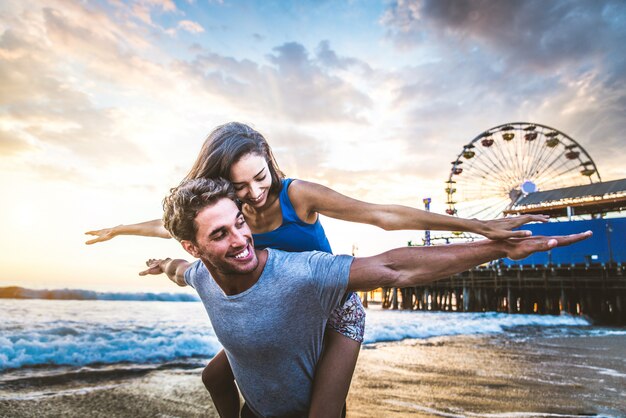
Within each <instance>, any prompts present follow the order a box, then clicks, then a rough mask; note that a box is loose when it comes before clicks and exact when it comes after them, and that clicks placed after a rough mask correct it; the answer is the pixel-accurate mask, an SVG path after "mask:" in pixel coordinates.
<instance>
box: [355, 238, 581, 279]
mask: <svg viewBox="0 0 626 418" xmlns="http://www.w3.org/2000/svg"><path fill="white" fill-rule="evenodd" d="M590 236H591V231H587V232H583V233H580V234H573V235H566V236H554V237H541V236H536V237H528V238H511V239H507V240H502V241H491V240H483V241H478V242H472V243H468V244H452V245H445V246H444V245H442V246H433V247H407V248H397V249H395V250H391V251H387V252H385V253H382V254H379V255H375V256H373V257H365V258H355V259H354V262H353V263H352V266H351V268H350V279H349V282H348V290H371V289H376V288H378V287H383V286H384V287H408V286H419V285H423V284H426V283H430V282H433V281H435V280H438V279H442V278H445V277H449V276H451V275H453V274H456V273H461V272H463V271H466V270H468V269H470V268H472V267H475V266H477V265H480V264H483V263H486V262H488V261H491V260H496V259H498V258H503V257H508V258H511V259H513V260H520V259H522V258H526V257H528V256H529V255H531V254H533V253H535V252H538V251H548V250H550V249H552V248H555V247H561V246H565V245H570V244H574V243H576V242H579V241H582V240H584V239H586V238H589V237H590Z"/></svg>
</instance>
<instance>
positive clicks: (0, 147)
mask: <svg viewBox="0 0 626 418" xmlns="http://www.w3.org/2000/svg"><path fill="white" fill-rule="evenodd" d="M32 149H33V146H32V145H31V144H30V143H29V142H28V141H27V140H26V139H24V138H23V137H22V136H20V135H19V134H18V133H14V132H9V131H5V130H0V157H10V156H12V155H15V154H19V153H21V152H25V151H30V150H32Z"/></svg>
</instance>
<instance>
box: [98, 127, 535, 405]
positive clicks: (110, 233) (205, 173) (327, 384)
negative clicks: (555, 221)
mask: <svg viewBox="0 0 626 418" xmlns="http://www.w3.org/2000/svg"><path fill="white" fill-rule="evenodd" d="M199 177H204V178H216V177H224V178H227V179H229V180H230V181H231V183H232V184H233V186H234V187H235V190H236V193H237V197H238V199H239V200H240V202H241V205H242V212H243V215H244V217H245V219H246V222H247V223H248V225H249V226H250V229H251V230H252V233H253V239H254V244H255V247H257V248H259V249H262V248H267V247H271V248H276V249H281V250H285V251H311V250H318V251H326V252H331V248H330V245H329V243H328V240H327V238H326V234H325V233H324V229H323V227H322V225H321V224H320V222H319V214H323V215H325V216H329V217H332V218H336V219H342V220H346V221H351V222H361V223H367V224H371V225H376V226H379V227H381V228H383V229H385V230H401V229H430V230H453V231H467V232H474V233H478V234H481V235H484V236H486V237H487V238H491V239H505V238H511V237H520V236H526V235H528V234H529V233H527V232H525V231H511V230H512V229H513V228H515V227H518V226H520V225H523V224H525V223H527V222H530V221H545V217H543V216H530V215H529V216H522V217H517V218H507V219H498V220H492V221H479V220H475V219H473V220H467V219H459V218H454V217H449V216H444V215H438V214H434V213H430V212H425V211H421V210H419V209H414V208H409V207H405V206H399V205H375V204H371V203H365V202H361V201H358V200H355V199H351V198H349V197H346V196H344V195H342V194H340V193H337V192H335V191H333V190H331V189H329V188H327V187H324V186H321V185H319V184H315V183H309V182H306V181H302V180H292V179H285V178H284V175H283V173H282V172H281V171H280V169H279V168H278V165H277V164H276V161H275V159H274V157H273V155H272V151H271V148H270V146H269V145H268V143H267V141H266V140H265V138H264V137H263V136H262V135H261V134H260V133H259V132H257V131H255V130H254V129H252V128H250V127H249V126H247V125H244V124H242V123H237V122H232V123H228V124H225V125H222V126H219V127H217V128H216V129H215V130H214V131H213V132H212V133H211V134H210V135H209V137H208V138H207V140H206V141H205V143H204V144H203V146H202V149H201V151H200V154H199V155H198V158H197V160H196V162H195V163H194V165H193V167H192V169H191V171H190V172H189V174H187V176H186V178H185V180H187V179H192V178H199ZM87 234H89V235H95V236H96V238H94V239H92V240H90V241H87V244H93V243H96V242H101V241H106V240H109V239H111V238H113V237H115V236H117V235H143V236H154V237H163V238H170V235H169V233H168V232H167V230H165V228H163V223H162V221H161V220H155V221H150V222H144V223H140V224H135V225H119V226H116V227H114V228H107V229H101V230H96V231H90V232H87ZM364 318H365V313H364V310H363V306H362V305H361V302H360V300H359V298H358V297H357V296H356V295H355V294H350V295H347V297H346V300H345V303H344V304H343V305H342V306H341V307H339V308H338V309H337V310H336V311H335V312H334V313H333V315H332V317H331V318H330V319H329V322H328V328H327V332H326V336H325V342H324V352H323V353H322V357H321V358H320V361H319V363H318V366H317V369H316V375H315V381H314V385H313V393H312V397H311V410H310V416H321V417H331V416H339V415H340V413H341V410H342V407H343V406H344V404H345V399H346V396H347V393H348V389H349V387H350V381H351V379H352V374H353V372H354V367H355V365H356V360H357V357H358V353H359V349H360V344H361V342H362V341H363V330H364ZM203 382H204V384H205V386H206V387H207V389H208V390H209V393H210V394H211V397H212V399H213V401H214V403H215V406H216V408H217V409H218V412H219V413H220V415H221V416H231V414H232V416H238V411H239V397H238V392H237V388H236V386H235V385H234V381H233V376H232V371H231V370H230V365H229V364H228V360H227V359H226V356H225V354H224V352H223V351H221V352H220V353H218V354H217V355H216V356H215V357H214V358H213V359H212V360H211V362H210V363H209V364H208V365H207V367H206V368H205V370H204V372H203Z"/></svg>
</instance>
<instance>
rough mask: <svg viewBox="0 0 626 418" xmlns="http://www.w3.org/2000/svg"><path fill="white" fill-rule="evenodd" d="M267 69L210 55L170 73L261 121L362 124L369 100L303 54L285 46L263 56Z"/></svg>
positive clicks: (299, 47)
mask: <svg viewBox="0 0 626 418" xmlns="http://www.w3.org/2000/svg"><path fill="white" fill-rule="evenodd" d="M266 59H267V61H268V63H269V64H259V63H256V62H254V61H251V60H249V59H242V60H238V59H236V58H233V57H229V56H225V55H221V54H218V53H215V52H203V53H200V54H198V55H197V56H196V57H195V59H194V60H193V61H179V62H177V63H176V64H175V69H176V70H177V71H180V72H181V73H182V74H183V77H184V78H185V79H186V80H189V81H190V82H193V83H195V84H196V85H197V86H198V87H200V88H201V89H202V90H203V91H204V92H205V93H207V94H210V95H213V96H214V97H219V98H221V99H226V100H228V101H229V102H230V103H231V104H233V105H235V106H237V107H239V108H240V109H246V110H248V111H253V112H254V113H256V114H259V115H263V116H264V117H281V118H284V117H285V118H287V119H289V120H291V121H307V122H329V121H344V122H350V121H352V122H354V121H363V119H362V116H361V114H362V112H363V111H364V110H365V109H367V108H369V107H371V106H372V102H371V99H370V98H369V97H368V95H367V94H365V93H364V92H363V91H361V90H359V89H358V88H357V87H355V86H354V85H353V84H352V83H350V82H348V81H346V80H344V79H342V78H341V77H339V76H337V75H334V74H333V73H332V72H331V71H329V70H328V69H327V68H326V67H325V66H323V65H321V64H320V62H318V61H317V60H316V59H315V58H312V57H311V56H310V55H309V53H308V51H307V50H306V48H305V47H304V46H303V45H301V44H299V43H296V42H288V43H285V44H282V45H280V46H277V47H275V48H273V49H272V53H270V54H267V55H266Z"/></svg>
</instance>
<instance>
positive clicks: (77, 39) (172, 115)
mask: <svg viewBox="0 0 626 418" xmlns="http://www.w3.org/2000/svg"><path fill="white" fill-rule="evenodd" d="M624 45H626V2H624V1H621V0H618V1H594V0H589V1H569V0H568V1H557V0H554V1H545V0H538V1H532V0H529V1H484V0H473V1H472V0H455V1H453V0H431V1H428V0H422V1H402V0H397V1H391V0H389V1H359V0H352V1H231V0H222V1H219V0H214V1H210V0H195V1H193V0H188V1H167V0H138V1H128V2H124V1H118V0H110V1H78V0H76V1H69V0H68V1H64V0H46V1H33V0H3V1H2V2H1V4H0V186H1V188H2V191H3V193H2V196H3V198H2V205H1V207H0V230H1V231H2V237H1V238H0V266H1V267H2V272H1V274H0V285H20V286H25V287H47V288H62V287H69V288H89V289H106V290H119V291H134V290H137V289H145V290H150V291H156V290H175V288H174V287H173V285H172V284H170V283H168V282H167V279H165V277H158V278H155V277H152V278H140V277H138V276H137V272H138V271H139V270H141V268H142V266H143V262H144V260H146V259H147V258H151V257H166V256H170V257H179V256H181V257H182V256H186V255H187V254H186V253H185V252H184V251H182V249H180V246H179V245H178V243H176V242H175V241H173V240H162V239H147V238H141V237H120V238H116V239H115V240H113V241H110V242H106V243H102V244H97V245H95V246H85V245H84V241H85V240H86V239H87V237H86V236H84V235H83V233H84V232H85V231H87V230H90V229H96V228H102V227H107V226H113V225H116V224H120V223H131V222H139V221H144V220H149V219H154V218H158V217H160V216H161V200H162V198H163V196H164V195H165V194H166V193H167V191H168V190H169V188H170V187H172V186H175V185H176V184H177V183H178V182H179V181H180V180H181V178H182V177H183V176H184V175H185V174H186V171H187V170H188V169H189V167H190V166H191V164H192V162H193V161H194V159H195V156H196V154H197V152H198V150H199V148H200V145H201V144H202V142H203V140H204V138H205V137H206V135H207V134H208V133H209V132H210V131H211V129H212V128H214V127H215V126H216V125H218V124H222V123H225V122H228V121H232V120H237V121H241V122H246V123H249V124H251V125H252V126H254V127H255V128H256V129H258V130H259V131H261V132H262V133H263V134H264V135H265V137H266V138H268V141H269V142H270V144H271V145H272V146H273V148H274V153H275V155H276V158H277V160H278V162H279V164H280V165H281V168H282V169H283V171H285V173H287V175H288V176H290V177H296V178H303V179H308V180H313V181H317V182H320V183H323V184H326V185H328V186H330V187H333V188H335V189H336V190H338V191H340V192H343V193H345V194H348V195H350V196H353V197H356V198H360V199H363V200H370V201H374V202H381V203H382V202H389V203H400V204H406V205H413V206H418V207H422V199H423V198H424V197H427V196H429V197H432V199H433V209H434V210H436V211H438V212H442V211H443V210H444V209H445V206H444V203H445V194H444V181H445V180H446V179H447V176H448V173H449V170H450V162H451V161H453V160H454V159H455V158H456V156H457V155H458V154H459V152H460V151H461V149H462V147H463V145H464V144H466V143H467V142H469V141H470V140H471V139H472V138H474V137H475V136H476V135H478V134H480V133H481V132H482V131H484V130H486V129H489V128H491V127H493V126H496V125H500V124H503V123H507V122H516V121H531V122H537V123H541V124H545V125H548V126H552V127H555V128H557V129H559V130H561V131H562V132H565V133H566V134H568V135H569V136H571V137H572V138H574V139H576V141H578V142H579V143H580V144H582V145H583V146H584V148H585V149H586V150H587V151H588V153H589V154H590V155H591V156H592V158H593V160H594V161H595V163H596V165H597V167H598V169H599V171H600V173H601V175H602V179H603V180H605V181H606V180H615V179H619V178H624V177H626V168H625V162H624V157H625V153H624V151H623V150H624V149H625V147H626V136H625V132H626V54H625V53H624ZM324 221H325V225H326V229H327V232H328V234H329V237H330V241H331V244H332V245H333V247H334V250H335V252H338V253H348V252H350V250H351V246H352V243H357V244H358V246H359V249H360V254H361V255H370V254H373V253H376V252H379V251H383V250H386V249H389V248H392V247H394V246H402V245H405V244H406V241H407V240H410V239H419V238H420V237H421V236H422V232H396V233H385V232H382V231H378V230H376V229H375V228H372V227H363V226H356V225H348V224H344V223H341V222H337V221H332V220H327V219H325V220H324Z"/></svg>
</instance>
